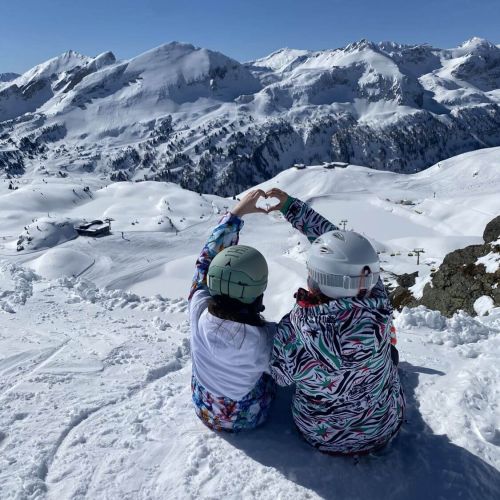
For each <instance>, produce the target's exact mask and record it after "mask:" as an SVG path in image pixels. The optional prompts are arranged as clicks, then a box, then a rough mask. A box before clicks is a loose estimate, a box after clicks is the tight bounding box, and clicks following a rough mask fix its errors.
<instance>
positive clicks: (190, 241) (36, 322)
mask: <svg viewBox="0 0 500 500" xmlns="http://www.w3.org/2000/svg"><path fill="white" fill-rule="evenodd" d="M499 158H500V148H492V149H484V150H480V151H476V152H471V153H466V154H464V155H461V156H459V157H456V158H451V159H449V160H447V161H443V162H440V163H439V164H436V165H434V166H432V167H431V168H430V169H428V170H426V171H424V172H420V173H418V174H413V175H403V174H397V173H392V172H382V171H375V170H371V169H368V168H365V167H361V166H353V165H350V166H348V167H347V168H345V169H342V168H335V169H325V168H323V167H322V166H310V167H307V168H305V169H303V170H298V169H295V168H292V169H289V170H286V171H284V172H282V173H280V174H279V175H278V176H276V177H275V178H274V179H272V180H269V181H267V182H265V183H264V184H262V185H261V187H262V188H268V187H270V186H276V187H279V188H281V189H284V190H285V191H287V192H289V193H290V194H292V195H294V196H297V197H300V198H302V199H304V200H307V201H309V202H310V203H311V204H312V206H313V207H315V208H316V209H317V210H318V211H320V212H321V213H322V214H324V215H325V216H327V217H328V218H330V219H331V220H332V221H334V222H337V223H339V222H340V221H341V220H343V219H346V220H347V227H348V228H354V229H356V230H358V231H361V232H364V233H365V234H367V236H368V237H370V238H371V239H372V241H373V242H374V244H375V245H376V246H377V248H378V250H379V251H380V252H381V254H380V256H381V260H382V266H383V268H384V270H385V272H384V279H385V280H386V281H387V282H390V281H392V280H393V274H392V273H398V274H399V273H402V272H411V271H414V270H418V271H419V272H420V273H421V276H422V277H424V278H423V279H425V276H428V275H429V273H430V272H431V270H432V269H433V268H436V267H437V266H439V264H440V262H441V260H442V259H443V257H444V255H445V254H446V253H447V252H449V251H450V250H453V249H455V248H459V247H462V246H464V245H467V244H470V243H477V242H479V241H480V240H481V234H482V232H483V229H484V226H485V224H486V222H488V221H489V220H490V219H492V218H493V217H494V216H496V215H498V214H499V213H500V200H499V197H498V192H499V191H500V163H499ZM8 184H9V182H8V181H5V182H2V183H0V212H1V213H2V216H3V217H2V227H1V228H0V261H1V264H0V407H1V408H2V411H1V412H0V497H1V498H2V499H4V498H6V499H9V498H23V499H24V498H37V499H43V498H48V499H58V500H59V499H77V498H119V497H122V498H131V499H132V498H134V499H138V498H141V499H142V498H143V499H163V498H220V497H225V498H226V497H227V498H258V499H270V498H293V499H306V498H308V499H313V498H338V499H351V498H352V499H355V498H356V499H357V498H370V499H374V500H379V499H387V498H389V499H394V500H396V499H401V498H405V499H410V500H417V499H421V498H424V497H425V498H442V499H446V500H448V499H450V500H451V499H456V498H464V499H471V500H472V499H474V500H475V499H477V498H484V499H488V500H489V499H495V498H498V496H499V495H500V452H499V449H500V448H499V443H500V441H499V429H500V415H499V413H498V398H499V392H500V385H499V380H500V370H499V366H498V356H499V354H500V342H499V339H500V336H499V332H500V310H498V308H497V309H490V311H489V315H488V316H482V317H480V318H471V317H469V316H467V315H465V314H463V313H460V314H457V315H455V316H454V317H453V318H451V319H447V318H444V317H442V316H441V315H440V314H439V313H438V312H435V311H431V310H428V309H425V308H423V307H420V308H416V309H410V310H404V311H403V312H401V313H399V314H397V315H396V325H397V327H398V338H399V344H398V345H399V348H400V354H401V360H402V363H401V374H402V380H403V383H404V387H405V390H406V394H407V398H408V415H407V422H406V423H405V425H404V426H403V429H402V431H401V434H400V435H399V437H398V438H397V439H396V440H395V441H394V442H393V443H392V444H391V446H390V448H388V449H387V450H385V451H384V452H383V454H381V455H378V456H376V457H366V458H362V459H361V461H360V463H359V464H358V465H357V466H354V465H353V462H352V460H350V459H342V458H335V457H329V456H325V455H322V454H320V453H318V452H317V451H316V450H314V449H312V448H310V447H309V446H308V445H307V444H306V443H305V442H304V441H302V440H301V439H300V437H299V436H298V435H297V433H296V431H295V430H294V426H293V422H292V420H291V416H290V409H289V405H290V397H291V393H290V391H287V390H280V391H279V394H278V399H277V401H276V403H275V406H274V408H273V410H272V414H271V417H270V420H269V421H268V422H267V423H266V424H265V425H264V426H263V427H262V428H260V429H258V430H256V431H254V432H251V433H248V434H244V435H237V436H221V435H218V434H214V433H212V432H211V431H209V430H208V429H206V428H205V427H204V426H203V425H202V424H201V423H200V422H199V421H198V419H197V418H196V416H195V414H194V411H193V409H192V406H191V400H190V387H189V383H190V360H189V325H188V323H187V315H186V308H187V302H186V294H187V291H188V288H189V284H190V279H191V275H192V272H193V268H194V262H195V259H196V257H197V255H198V252H199V251H200V249H201V247H202V245H203V243H204V241H205V239H206V237H207V236H208V234H209V231H210V229H211V228H212V227H213V226H214V225H215V224H216V222H217V221H218V219H219V217H220V212H224V211H225V210H226V209H227V208H228V207H231V206H232V205H233V204H234V203H235V201H234V200H232V199H225V198H220V197H218V196H214V195H206V194H203V195H200V194H198V193H194V192H190V191H187V190H184V189H182V188H181V187H179V186H178V185H175V184H172V183H157V182H141V183H132V182H119V183H112V184H108V183H107V181H106V180H102V179H99V178H97V177H96V176H95V175H94V174H93V173H88V174H85V173H83V174H81V177H76V176H73V177H72V176H68V177H60V176H59V177H47V178H44V177H38V176H34V177H33V178H29V177H25V178H21V179H17V180H15V181H14V182H13V185H12V187H13V188H14V189H8ZM87 187H88V189H87ZM15 188H17V189H15ZM402 202H403V203H402ZM105 216H110V217H112V218H113V219H115V220H114V221H113V222H112V235H110V236H107V237H103V238H95V239H94V238H83V237H78V238H74V239H73V235H72V234H71V233H70V232H68V224H69V221H77V220H82V219H88V220H92V219H94V218H102V217H105ZM21 234H23V235H29V236H30V237H31V238H32V239H31V241H30V243H29V245H27V247H26V248H25V250H23V251H20V252H16V250H15V248H16V242H17V239H18V237H19V235H21ZM240 241H241V243H243V244H249V245H253V246H256V247H257V248H258V249H259V250H261V251H262V252H263V253H264V255H265V256H266V259H267V260H268V262H269V267H270V283H269V287H268V290H267V291H266V293H265V305H266V310H265V315H266V317H267V318H268V319H271V320H278V319H279V318H280V317H281V316H282V315H283V314H285V313H286V312H287V311H288V310H289V308H290V307H291V305H292V304H293V300H294V299H293V291H294V290H295V289H296V288H297V287H298V286H304V283H305V275H306V270H305V264H304V262H305V251H306V250H307V247H308V243H307V240H306V239H305V238H304V237H302V236H301V235H299V234H298V233H297V232H296V231H295V230H293V229H292V228H291V227H290V226H289V224H288V223H287V222H286V221H285V220H284V219H283V218H282V217H281V215H279V214H277V213H273V214H271V215H261V214H258V215H251V216H246V217H245V227H244V228H243V230H242V232H241V240H240ZM416 246H418V247H424V249H425V253H424V254H423V255H422V259H421V263H420V265H417V264H416V257H415V256H410V255H408V252H409V251H411V250H413V249H414V248H415V247H416ZM360 477H362V478H363V480H362V481H361V480H360Z"/></svg>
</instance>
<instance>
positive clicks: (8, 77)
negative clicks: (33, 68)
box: [0, 73, 21, 82]
mask: <svg viewBox="0 0 500 500" xmlns="http://www.w3.org/2000/svg"><path fill="white" fill-rule="evenodd" d="M20 76H21V75H20V74H18V73H0V82H11V81H12V80H15V79H16V78H19V77H20Z"/></svg>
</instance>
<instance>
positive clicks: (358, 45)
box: [344, 38, 379, 52]
mask: <svg viewBox="0 0 500 500" xmlns="http://www.w3.org/2000/svg"><path fill="white" fill-rule="evenodd" d="M366 49H370V50H373V51H375V52H378V51H379V47H378V45H377V44H376V43H374V42H371V41H370V40H367V39H366V38H362V39H361V40H358V41H357V42H353V43H350V44H349V45H347V46H346V47H345V49H344V51H345V52H355V51H360V50H366Z"/></svg>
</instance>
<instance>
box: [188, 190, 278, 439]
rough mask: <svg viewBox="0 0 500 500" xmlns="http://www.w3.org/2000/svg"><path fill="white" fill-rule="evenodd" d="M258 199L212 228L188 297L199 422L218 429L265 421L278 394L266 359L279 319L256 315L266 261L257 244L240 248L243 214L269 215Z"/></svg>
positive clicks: (254, 195)
mask: <svg viewBox="0 0 500 500" xmlns="http://www.w3.org/2000/svg"><path fill="white" fill-rule="evenodd" d="M261 196H265V193H264V192H263V191H261V190H254V191H251V192H250V193H248V194H247V195H246V196H245V197H244V198H243V199H242V200H241V201H240V202H239V203H238V204H237V205H236V206H235V207H234V208H233V209H232V210H231V212H230V213H228V214H226V215H225V216H224V217H223V218H222V220H221V221H220V223H219V225H218V226H217V227H216V228H215V229H214V230H213V232H212V234H211V235H210V237H209V238H208V241H207V243H206V244H205V246H204V247H203V250H202V252H201V255H200V256H199V258H198V260H197V261H196V272H195V275H194V279H193V284H192V287H191V293H190V295H189V315H190V323H191V355H192V364H193V373H192V383H191V386H192V397H193V402H194V406H195V411H196V414H197V415H198V417H199V418H200V419H201V420H202V421H203V423H204V424H205V425H207V426H208V427H210V428H211V429H214V430H218V431H228V432H237V431H241V430H244V429H252V428H254V427H256V426H257V425H259V424H261V423H263V422H264V421H265V420H266V418H267V415H268V413H269V408H270V405H271V402H272V400H273V398H274V394H275V388H276V386H275V382H274V381H273V379H272V378H271V376H270V374H269V372H270V365H269V363H270V356H271V348H272V341H273V336H274V333H275V331H276V324H275V323H268V322H266V321H265V320H264V319H263V318H262V316H261V314H260V313H261V311H263V309H264V307H263V306H262V298H263V292H264V290H265V288H266V286H267V275H268V269H267V263H266V261H265V259H264V257H263V255H262V254H260V252H258V251H257V250H255V249H254V248H251V247H248V246H245V245H238V237H239V231H240V229H241V228H242V227H243V220H242V217H243V215H245V214H249V213H258V212H262V213H266V210H264V209H262V208H258V207H256V202H257V200H258V199H259V198H260V197H261Z"/></svg>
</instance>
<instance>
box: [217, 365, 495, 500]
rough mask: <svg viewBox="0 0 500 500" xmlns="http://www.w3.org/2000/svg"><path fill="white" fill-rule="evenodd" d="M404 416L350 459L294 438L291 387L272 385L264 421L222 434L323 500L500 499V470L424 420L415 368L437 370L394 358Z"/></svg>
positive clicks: (259, 460)
mask: <svg viewBox="0 0 500 500" xmlns="http://www.w3.org/2000/svg"><path fill="white" fill-rule="evenodd" d="M400 373H401V378H402V382H403V385H404V388H405V391H406V399H407V412H406V420H407V422H406V423H405V424H404V425H403V427H402V429H401V431H400V433H399V435H398V436H397V437H396V438H395V439H394V440H393V441H392V442H391V443H390V445H389V446H387V447H386V448H385V449H384V450H383V451H381V452H379V453H378V454H376V455H370V456H365V457H361V458H360V461H359V463H358V464H355V462H354V460H353V459H352V458H344V457H332V456H329V455H324V454H322V453H320V452H318V451H316V450H315V449H314V448H312V447H310V446H309V445H308V444H307V443H306V442H305V441H304V440H302V439H301V438H300V436H299V435H298V433H297V431H295V427H294V424H293V420H292V416H291V413H290V403H291V398H292V395H293V390H292V389H291V388H287V389H279V391H278V396H277V399H276V401H275V403H274V407H273V409H272V413H271V417H270V419H269V421H268V422H267V423H266V424H265V425H264V426H263V427H262V428H259V429H257V430H255V431H252V432H249V433H241V434H238V435H225V434H222V437H223V438H224V439H226V440H227V441H228V442H229V443H230V444H232V445H233V446H234V447H236V448H239V449H241V450H242V451H244V452H245V453H246V454H247V455H248V456H249V457H251V458H252V459H254V460H256V461H257V462H260V463H261V464H262V465H264V466H266V467H273V468H275V469H276V470H277V471H279V472H280V473H281V474H283V476H285V477H286V478H287V479H289V480H290V481H293V482H295V483H296V484H298V485H301V486H303V487H305V488H308V489H310V490H313V491H315V492H316V493H317V494H318V495H320V496H321V497H323V498H327V499H342V500H348V499H352V500H360V499H384V500H387V499H404V500H422V499H427V500H435V499H436V500H437V499H440V500H445V499H446V500H448V499H450V500H452V499H453V500H455V499H457V498H460V499H461V500H467V499H471V500H477V499H479V498H480V499H482V500H490V499H491V500H493V499H497V498H500V472H499V471H497V470H496V469H495V468H494V467H492V466H491V465H489V464H487V463H486V462H484V461H483V460H481V459H480V458H478V457H477V456H475V455H473V454H472V453H470V452H469V451H467V450H465V449H464V448H461V447H460V446H457V445H455V444H453V443H451V442H450V441H449V439H448V438H447V437H446V435H436V434H434V433H433V431H432V430H431V429H430V428H429V426H428V425H427V424H426V423H425V422H424V420H423V418H422V416H421V414H420V412H419V409H418V406H419V405H418V401H417V400H416V397H415V389H416V387H417V385H418V374H419V373H427V374H431V375H436V376H440V375H443V373H442V372H439V371H436V370H431V369H428V368H422V367H418V366H413V365H411V364H409V363H406V362H404V363H401V364H400Z"/></svg>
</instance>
